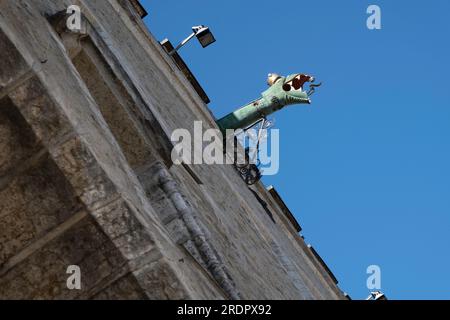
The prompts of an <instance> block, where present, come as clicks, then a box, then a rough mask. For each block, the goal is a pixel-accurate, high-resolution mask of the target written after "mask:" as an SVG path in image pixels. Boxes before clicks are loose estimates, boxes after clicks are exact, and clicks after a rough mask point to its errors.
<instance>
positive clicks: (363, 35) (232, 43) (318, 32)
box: [141, 0, 450, 299]
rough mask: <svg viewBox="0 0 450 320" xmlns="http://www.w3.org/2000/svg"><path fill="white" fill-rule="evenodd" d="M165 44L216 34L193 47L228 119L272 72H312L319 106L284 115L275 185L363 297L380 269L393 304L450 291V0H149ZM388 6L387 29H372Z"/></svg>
mask: <svg viewBox="0 0 450 320" xmlns="http://www.w3.org/2000/svg"><path fill="white" fill-rule="evenodd" d="M141 2H142V3H143V5H144V6H145V7H146V8H147V10H148V12H149V16H148V17H147V18H146V19H145V21H146V22H147V24H148V26H149V28H150V30H151V32H152V33H153V34H154V35H155V37H156V38H157V39H158V40H162V39H163V38H165V37H168V38H169V39H170V40H171V41H172V43H174V44H175V43H177V42H178V41H180V40H182V39H183V38H184V37H186V36H187V35H188V34H189V33H190V31H191V27H192V26H194V25H198V24H205V25H208V26H210V27H211V29H212V31H213V33H214V35H215V36H216V39H217V42H216V43H214V44H213V45H212V46H210V47H208V48H206V49H202V48H201V47H200V45H199V44H198V42H196V41H193V42H192V43H190V44H189V45H187V46H186V47H184V48H183V49H182V50H181V51H180V54H181V55H182V57H183V58H184V60H185V61H186V63H187V64H188V65H189V67H190V68H191V70H192V71H193V73H194V74H195V75H196V77H197V78H198V80H199V82H200V83H201V84H202V86H203V88H204V89H205V91H206V92H207V94H208V95H209V97H210V98H211V101H212V102H211V104H210V105H209V107H210V108H211V110H212V111H213V112H214V114H215V115H216V116H217V117H220V116H223V115H225V114H227V113H228V112H231V111H233V110H234V109H236V108H237V107H239V106H242V105H243V104H245V103H247V102H249V101H251V100H253V99H254V98H258V97H259V96H260V93H261V92H262V91H264V90H265V89H266V88H267V85H266V83H265V81H266V77H267V74H268V73H269V72H276V73H280V74H282V75H286V74H291V73H308V74H312V75H315V76H316V78H317V79H318V80H319V81H323V83H324V84H323V86H322V87H321V88H319V90H318V91H317V93H316V94H315V95H314V96H313V104H312V105H311V106H293V107H288V108H286V109H284V110H282V111H281V112H279V113H278V114H276V115H275V116H274V117H275V118H276V123H275V125H276V128H279V129H280V140H281V147H280V148H281V150H280V151H281V159H280V161H281V162H280V172H279V173H278V174H277V175H276V176H270V177H265V178H264V183H265V184H266V185H271V184H272V185H274V186H275V187H276V188H277V190H278V191H279V193H280V194H281V196H282V197H283V199H284V200H285V202H286V203H287V204H288V206H289V207H290V209H291V211H292V212H293V213H294V214H295V216H296V217H297V219H298V221H299V222H300V224H301V225H302V227H303V229H304V231H303V235H304V236H305V239H306V241H307V242H308V243H311V244H312V245H313V246H314V247H315V248H316V250H317V251H318V252H319V254H320V255H321V256H322V258H323V259H324V260H325V262H326V263H327V264H328V266H329V267H330V269H331V270H332V271H333V272H334V274H335V275H336V277H337V278H338V280H339V285H340V287H341V289H342V290H343V291H345V292H348V293H349V294H350V296H351V297H352V298H353V299H363V298H366V297H367V295H368V294H369V290H368V289H367V287H366V279H367V277H368V275H367V274H366V268H367V267H368V266H369V265H372V264H376V265H379V266H380V268H381V276H382V278H381V285H382V291H384V292H385V293H386V295H387V296H388V298H392V299H450V256H449V245H450V148H449V147H450V102H449V101H450V88H449V84H450V82H449V74H450V62H449V58H450V1H448V0H431V1H428V2H424V1H415V0H414V1H406V0H403V1H401V0H396V1H392V0H373V1H365V0H344V1H335V0H328V1H320V0H317V1H312V0H295V1H294V0H285V1H266V0H258V1H256V0H255V1H242V0H227V1H218V0H197V1H181V0H142V1H141ZM370 4H376V5H379V6H380V8H381V12H382V29H381V30H368V29H367V27H366V19H367V17H368V15H367V14H366V9H367V7H368V6H369V5H370Z"/></svg>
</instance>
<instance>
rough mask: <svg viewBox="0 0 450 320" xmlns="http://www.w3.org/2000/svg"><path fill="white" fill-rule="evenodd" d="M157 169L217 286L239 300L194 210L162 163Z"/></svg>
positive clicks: (161, 184) (163, 187)
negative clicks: (196, 218)
mask: <svg viewBox="0 0 450 320" xmlns="http://www.w3.org/2000/svg"><path fill="white" fill-rule="evenodd" d="M157 167H158V170H157V175H158V182H159V184H160V186H161V188H162V189H163V191H164V192H165V193H166V195H167V196H168V197H169V199H170V200H171V202H172V203H173V205H174V206H175V208H176V210H177V212H178V214H179V215H180V217H181V219H182V220H183V222H184V223H185V225H186V228H187V229H188V230H189V233H190V234H191V236H192V238H193V241H194V243H195V245H196V246H197V249H198V251H199V252H200V253H201V255H202V256H203V257H204V259H205V260H206V261H205V262H206V265H207V267H208V270H209V271H210V273H211V274H212V276H213V277H214V279H215V280H216V281H217V282H218V284H219V286H220V287H221V288H222V289H223V290H224V291H225V292H226V293H227V294H228V296H229V298H231V299H233V300H239V299H240V298H241V297H240V294H239V292H238V291H237V289H236V288H235V286H234V284H233V283H232V281H231V279H230V278H229V277H228V275H227V274H226V273H225V271H224V267H225V266H224V265H223V263H221V262H220V260H219V259H218V257H217V255H216V254H215V251H214V250H213V249H212V248H211V245H210V244H209V243H208V241H207V240H206V237H205V234H204V233H203V231H202V229H201V227H200V226H199V225H198V223H197V221H196V220H195V217H194V210H193V209H192V207H191V206H190V205H189V204H188V203H187V202H186V201H185V200H184V198H183V196H182V193H181V190H180V189H179V187H178V185H177V183H176V182H175V180H174V179H173V178H172V176H171V174H170V172H169V171H168V170H167V169H166V168H165V167H164V166H163V165H162V164H157Z"/></svg>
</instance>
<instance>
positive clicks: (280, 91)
mask: <svg viewBox="0 0 450 320" xmlns="http://www.w3.org/2000/svg"><path fill="white" fill-rule="evenodd" d="M313 82H314V77H312V76H309V75H306V74H302V73H296V74H291V75H289V76H287V77H281V76H279V75H277V74H269V78H268V80H267V83H268V84H269V86H270V88H269V89H267V90H266V91H264V92H263V93H262V96H263V97H264V98H266V99H268V100H270V101H272V102H276V103H277V104H279V105H280V107H283V106H286V105H291V104H310V103H311V100H310V96H311V95H312V94H313V93H314V90H315V88H316V87H318V86H320V85H321V84H317V85H316V84H313ZM306 83H310V84H309V89H308V91H305V89H304V86H305V84H306Z"/></svg>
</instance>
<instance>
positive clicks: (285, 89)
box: [283, 83, 291, 91]
mask: <svg viewBox="0 0 450 320" xmlns="http://www.w3.org/2000/svg"><path fill="white" fill-rule="evenodd" d="M283 90H284V91H291V85H290V84H289V83H285V84H284V85H283Z"/></svg>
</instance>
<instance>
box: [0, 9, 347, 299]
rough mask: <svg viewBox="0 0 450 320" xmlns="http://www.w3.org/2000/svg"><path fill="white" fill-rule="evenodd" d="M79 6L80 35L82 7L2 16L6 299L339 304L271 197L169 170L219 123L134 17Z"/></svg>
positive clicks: (0, 243) (0, 170)
mask: <svg viewBox="0 0 450 320" xmlns="http://www.w3.org/2000/svg"><path fill="white" fill-rule="evenodd" d="M74 2H75V3H76V4H78V5H79V6H80V7H81V9H82V13H83V17H84V24H85V29H84V33H83V34H82V35H74V34H71V33H67V32H65V31H64V30H63V29H64V28H62V29H61V28H60V26H61V21H64V20H63V19H64V15H61V14H60V13H61V12H62V11H64V10H65V9H66V8H67V6H68V5H70V4H72V1H68V0H67V1H66V0H52V1H50V0H5V1H2V2H0V52H1V57H2V59H1V60H0V150H1V152H0V298H34V299H39V298H49V299H66V298H68V299H73V298H75V299H95V298H96V299H144V298H147V299H180V298H187V299H227V298H233V299H238V298H242V299H268V298H272V299H343V298H344V296H343V294H342V292H341V291H340V290H339V288H338V287H337V286H336V284H335V283H334V282H333V279H332V278H331V277H330V276H329V275H328V273H327V272H326V270H325V268H324V267H323V266H322V265H321V264H320V262H319V261H318V260H317V259H316V258H315V257H314V256H313V255H312V254H311V252H310V250H309V248H307V246H306V244H305V243H304V241H303V239H302V238H301V237H300V236H299V235H298V233H297V232H296V230H295V229H294V227H293V226H292V224H291V222H290V221H289V220H288V219H287V217H286V216H285V214H284V213H283V210H282V208H280V206H279V204H277V202H276V201H274V199H273V198H272V196H271V195H270V194H269V193H268V192H267V191H266V189H265V188H264V186H263V185H262V184H258V185H255V186H253V187H252V188H253V191H252V190H250V189H249V187H248V186H247V185H246V184H245V183H244V182H243V181H242V179H241V178H240V177H239V175H238V174H237V173H236V171H235V169H234V168H233V166H231V165H196V166H190V167H188V166H178V165H172V164H171V161H170V151H171V142H170V140H169V137H170V133H171V132H172V130H174V129H177V128H186V129H188V130H192V129H193V123H194V121H199V120H200V121H202V123H203V125H204V127H205V128H216V124H215V121H214V118H213V117H212V115H211V113H210V112H209V110H208V108H207V106H206V105H205V104H204V103H203V102H202V100H201V99H200V98H199V97H198V95H197V94H196V92H195V90H194V89H193V88H192V87H191V85H190V83H189V82H188V81H187V80H186V78H185V77H184V75H183V74H182V73H181V72H180V71H179V70H178V69H177V67H176V66H175V64H174V63H173V61H172V60H171V58H170V57H169V56H168V55H167V54H166V53H165V51H164V50H163V49H162V48H161V46H160V45H159V43H158V42H157V41H156V40H155V39H154V38H153V36H152V35H151V34H150V33H149V31H148V30H147V29H146V27H145V26H144V24H143V22H142V21H141V19H140V16H139V14H138V12H136V11H135V10H136V6H135V5H132V4H130V2H129V1H126V0H104V1H103V0H102V1H89V0H78V1H74ZM55 17H57V18H58V17H61V18H58V19H55ZM255 192H256V195H257V196H255ZM268 212H269V213H271V215H272V217H271V216H269V214H268ZM69 265H78V266H80V268H81V272H82V289H81V290H69V289H68V288H67V286H66V279H67V277H68V275H67V274H66V269H67V266H69Z"/></svg>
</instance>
